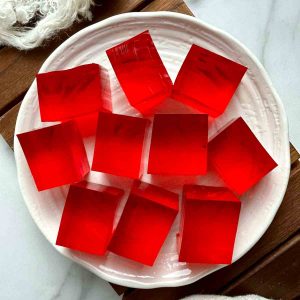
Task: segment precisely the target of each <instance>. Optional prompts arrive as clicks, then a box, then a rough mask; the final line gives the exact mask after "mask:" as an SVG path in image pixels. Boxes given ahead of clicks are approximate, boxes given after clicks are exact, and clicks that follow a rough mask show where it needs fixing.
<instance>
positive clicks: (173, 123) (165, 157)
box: [148, 114, 208, 175]
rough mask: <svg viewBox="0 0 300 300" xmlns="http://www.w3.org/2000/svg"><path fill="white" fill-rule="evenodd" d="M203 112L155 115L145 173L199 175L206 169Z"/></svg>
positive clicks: (206, 126) (206, 122)
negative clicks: (146, 171)
mask: <svg viewBox="0 0 300 300" xmlns="http://www.w3.org/2000/svg"><path fill="white" fill-rule="evenodd" d="M207 132H208V116H207V115H206V114H156V115H155V116H154V121H153V130H152V139H151V146H150V154H149V162H148V173H149V174H161V175H199V174H205V173H206V169H207Z"/></svg>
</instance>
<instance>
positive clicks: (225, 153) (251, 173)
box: [208, 117, 277, 195]
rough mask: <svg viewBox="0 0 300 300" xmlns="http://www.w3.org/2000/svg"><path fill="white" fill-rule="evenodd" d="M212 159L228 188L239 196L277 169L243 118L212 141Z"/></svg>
mask: <svg viewBox="0 0 300 300" xmlns="http://www.w3.org/2000/svg"><path fill="white" fill-rule="evenodd" d="M208 157H209V161H210V163H211V164H212V165H213V167H214V168H215V169H216V171H217V172H218V173H219V175H220V177H221V178H222V179H223V180H224V182H225V183H226V185H227V186H228V187H229V188H230V189H231V190H233V191H234V192H236V193H237V194H239V195H241V194H243V193H245V192H246V191H247V190H249V189H250V188H251V187H252V186H253V185H255V184H256V183H257V182H259V181H260V180H261V179H262V178H263V177H264V176H265V175H266V174H268V173H269V172H270V171H272V170H273V169H274V168H276V167H277V163H276V162H275V161H274V160H273V158H272V157H271V156H270V155H269V154H268V152H267V151H266V150H265V148H264V147H263V146H262V145H261V143H260V142H259V140H258V139H257V138H256V137H255V135H254V134H253V132H252V131H251V129H250V128H249V127H248V125H247V123H246V122H245V121H244V120H243V119H242V118H241V117H240V118H238V119H236V120H235V121H233V122H232V123H231V124H230V125H229V126H227V127H226V128H225V129H224V130H223V131H222V132H220V133H219V134H218V135H217V136H216V137H215V138H214V139H213V140H211V141H210V142H209V144H208Z"/></svg>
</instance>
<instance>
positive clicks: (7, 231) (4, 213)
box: [0, 136, 120, 300]
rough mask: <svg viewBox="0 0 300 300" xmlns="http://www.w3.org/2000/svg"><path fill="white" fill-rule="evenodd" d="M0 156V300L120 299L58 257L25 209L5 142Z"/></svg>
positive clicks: (105, 283) (82, 270)
mask: <svg viewBox="0 0 300 300" xmlns="http://www.w3.org/2000/svg"><path fill="white" fill-rule="evenodd" d="M0 153H1V154H0V189H1V193H0V204H1V209H0V240H1V247H0V299H5V300H6V299H9V300H18V299H23V300H27V299H28V300H33V299H42V300H44V299H45V300H54V299H72V300H75V299H78V300H79V299H80V300H93V299H95V300H96V299H97V300H101V299H103V300H104V299H105V300H110V299H111V300H114V299H120V297H119V296H118V295H117V294H116V293H115V292H114V290H113V289H112V288H111V287H110V285H109V284H108V283H107V282H105V281H103V280H101V279H100V278H98V277H96V276H95V275H93V274H91V273H90V272H88V271H86V270H84V269H83V268H81V267H80V266H78V265H76V264H75V263H72V262H71V261H70V260H68V259H66V258H65V257H63V256H62V255H60V254H59V253H58V252H56V250H55V249H54V248H53V247H52V246H51V245H50V243H49V242H48V241H47V240H46V239H45V237H44V236H43V235H42V234H41V232H40V231H39V229H38V228H37V227H36V225H35V224H34V222H33V220H32V218H31V216H30V215H29V212H28V210H27V208H26V207H25V203H24V201H23V199H22V196H21V193H20V191H19V188H18V185H17V183H16V180H17V174H16V166H15V160H14V155H13V152H12V150H11V149H10V148H9V147H8V145H7V144H6V142H5V141H4V140H3V138H2V136H0Z"/></svg>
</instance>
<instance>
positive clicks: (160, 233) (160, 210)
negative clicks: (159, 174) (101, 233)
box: [109, 181, 178, 266]
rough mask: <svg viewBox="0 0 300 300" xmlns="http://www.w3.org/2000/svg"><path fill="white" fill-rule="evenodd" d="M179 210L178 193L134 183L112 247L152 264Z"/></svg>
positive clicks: (110, 246)
mask: <svg viewBox="0 0 300 300" xmlns="http://www.w3.org/2000/svg"><path fill="white" fill-rule="evenodd" d="M177 213H178V195H177V194H175V193H172V192H169V191H167V190H164V189H162V188H160V187H157V186H154V185H151V184H147V183H143V182H139V181H136V182H134V185H133V188H132V190H131V193H130V195H129V198H128V200H127V203H126V205H125V208H124V211H123V214H122V216H121V219H120V221H119V223H118V226H117V228H116V231H115V233H114V236H113V238H112V240H111V243H110V245H109V250H110V251H112V252H114V253H116V254H118V255H120V256H123V257H126V258H129V259H131V260H134V261H137V262H140V263H142V264H145V265H149V266H152V265H153V264H154V261H155V259H156V257H157V255H158V253H159V251H160V249H161V247H162V245H163V243H164V241H165V239H166V237H167V235H168V233H169V231H170V228H171V226H172V224H173V222H174V220H175V217H176V215H177Z"/></svg>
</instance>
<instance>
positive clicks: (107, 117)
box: [92, 113, 149, 179]
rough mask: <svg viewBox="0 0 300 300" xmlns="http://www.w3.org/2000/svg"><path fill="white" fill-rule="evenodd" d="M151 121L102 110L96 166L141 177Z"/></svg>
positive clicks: (94, 164) (111, 171) (98, 129)
mask: <svg viewBox="0 0 300 300" xmlns="http://www.w3.org/2000/svg"><path fill="white" fill-rule="evenodd" d="M148 124H149V121H148V120H146V119H142V118H135V117H130V116H125V115H117V114H110V113H100V114H99V118H98V126H97V134H96V146H95V151H94V158H93V164H92V170H94V171H99V172H104V173H109V174H113V175H118V176H125V177H130V178H136V179H138V178H139V177H140V176H141V172H142V154H143V145H144V139H145V135H146V129H147V126H148Z"/></svg>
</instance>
